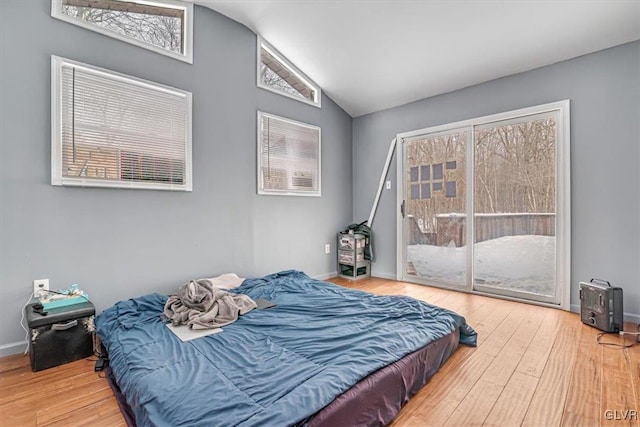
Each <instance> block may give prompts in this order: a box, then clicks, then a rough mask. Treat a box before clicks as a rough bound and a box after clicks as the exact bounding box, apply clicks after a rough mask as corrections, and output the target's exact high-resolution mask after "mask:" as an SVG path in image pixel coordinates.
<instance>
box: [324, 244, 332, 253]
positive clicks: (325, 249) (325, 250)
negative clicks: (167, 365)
mask: <svg viewBox="0 0 640 427" xmlns="http://www.w3.org/2000/svg"><path fill="white" fill-rule="evenodd" d="M324 253H325V254H329V253H331V245H330V244H329V243H327V244H326V245H324Z"/></svg>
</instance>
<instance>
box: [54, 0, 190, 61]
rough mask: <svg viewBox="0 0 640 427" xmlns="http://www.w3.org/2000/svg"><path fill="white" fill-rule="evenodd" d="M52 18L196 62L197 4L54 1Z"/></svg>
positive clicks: (165, 0)
mask: <svg viewBox="0 0 640 427" xmlns="http://www.w3.org/2000/svg"><path fill="white" fill-rule="evenodd" d="M51 16H53V17H54V18H57V19H60V20H62V21H66V22H69V23H71V24H74V25H78V26H80V27H83V28H86V29H88V30H91V31H96V32H98V33H101V34H104V35H107V36H110V37H114V38H117V39H119V40H122V41H125V42H128V43H131V44H135V45H137V46H140V47H143V48H145V49H149V50H153V51H155V52H157V53H161V54H163V55H167V56H171V57H173V58H175V59H179V60H181V61H185V62H189V63H192V62H193V54H192V52H193V4H192V3H191V2H187V1H180V0H158V1H149V0H51Z"/></svg>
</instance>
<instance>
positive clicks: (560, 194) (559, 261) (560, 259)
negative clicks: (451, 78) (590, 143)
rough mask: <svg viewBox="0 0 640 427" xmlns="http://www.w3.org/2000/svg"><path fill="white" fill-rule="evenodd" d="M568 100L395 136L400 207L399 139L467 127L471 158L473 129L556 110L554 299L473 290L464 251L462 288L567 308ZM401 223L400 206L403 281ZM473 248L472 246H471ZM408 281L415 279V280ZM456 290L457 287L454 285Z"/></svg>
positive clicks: (400, 233)
mask: <svg viewBox="0 0 640 427" xmlns="http://www.w3.org/2000/svg"><path fill="white" fill-rule="evenodd" d="M570 106H571V103H570V101H569V100H568V99H567V100H563V101H557V102H551V103H548V104H542V105H536V106H532V107H527V108H522V109H518V110H511V111H505V112H502V113H497V114H492V115H488V116H483V117H476V118H472V119H469V120H463V121H459V122H454V123H448V124H444V125H439V126H432V127H428V128H424V129H419V130H415V131H411V132H403V133H400V134H398V135H397V136H396V138H397V141H398V154H397V156H396V158H397V159H396V165H397V170H396V179H397V193H396V202H397V203H398V206H400V205H401V204H402V202H403V200H404V189H403V181H404V163H403V162H404V153H403V151H402V150H403V148H402V147H403V146H404V144H403V141H404V140H410V139H412V138H420V137H422V136H424V135H427V134H435V133H438V132H448V131H451V130H454V129H463V128H468V129H469V130H470V136H469V141H468V145H467V158H468V159H469V158H473V150H474V146H475V140H474V132H473V130H474V128H475V127H480V126H484V125H487V124H490V123H492V122H501V124H502V123H503V122H505V121H507V120H510V119H511V120H513V121H518V120H519V119H520V118H522V117H528V116H531V115H537V114H545V113H552V112H556V113H557V115H558V116H557V122H556V123H557V127H558V141H557V145H556V174H557V175H556V180H557V184H556V185H557V196H556V197H557V204H556V224H555V226H556V229H555V231H556V237H557V238H558V240H557V244H556V279H557V286H558V287H557V290H558V294H557V295H556V298H557V299H556V300H554V301H534V300H522V299H520V298H519V297H518V296H517V295H506V293H505V295H499V294H496V293H491V294H489V293H485V292H481V291H478V290H475V289H474V286H473V283H472V279H473V259H472V257H473V253H472V252H468V254H467V255H468V258H467V270H466V271H467V272H468V273H469V274H467V283H466V285H465V287H464V289H462V290H464V291H466V292H470V293H474V294H479V295H490V296H492V297H497V298H504V299H510V300H514V301H525V302H527V303H529V304H535V305H543V306H548V307H560V308H562V309H563V310H569V306H570V300H571V179H570V178H571V163H570V146H571V132H570V123H571V121H570V117H571V113H570ZM473 166H474V164H473V161H467V180H470V181H471V182H473V179H474V171H473ZM466 204H467V207H470V206H473V191H468V192H467V199H466ZM404 224H405V222H404V221H403V218H402V215H401V213H400V209H398V211H397V214H396V233H397V234H396V279H397V280H407V278H406V277H405V269H404V266H405V265H406V264H405V263H406V259H407V254H406V247H403V243H404V241H403V239H404V236H405V234H404V233H405V228H404ZM474 233H475V230H474V222H473V221H469V222H468V226H467V229H466V241H467V242H474ZM471 248H472V249H471V250H472V251H473V245H471ZM411 281H414V282H415V279H412V280H411ZM429 284H430V285H434V286H439V287H444V288H449V289H453V288H452V287H451V286H450V285H449V284H444V283H439V282H436V281H433V280H430V281H429ZM455 289H459V288H455Z"/></svg>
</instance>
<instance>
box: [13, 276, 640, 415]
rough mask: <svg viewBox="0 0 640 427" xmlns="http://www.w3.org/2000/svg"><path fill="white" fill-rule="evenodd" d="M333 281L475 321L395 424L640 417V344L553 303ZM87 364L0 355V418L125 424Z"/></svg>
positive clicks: (382, 283) (367, 281) (90, 363)
mask: <svg viewBox="0 0 640 427" xmlns="http://www.w3.org/2000/svg"><path fill="white" fill-rule="evenodd" d="M331 281H332V282H334V283H337V284H339V285H342V286H347V287H351V288H357V289H363V290H367V291H370V292H373V293H377V294H388V295H409V296H412V297H415V298H418V299H422V300H425V301H427V302H429V303H432V304H436V305H439V306H442V307H446V308H449V309H451V310H454V311H456V312H458V313H460V314H461V315H463V316H465V317H466V319H467V321H468V323H469V324H470V325H471V326H473V327H474V328H475V329H476V330H477V331H478V336H479V338H478V344H479V345H478V347H476V348H471V347H464V346H461V347H459V348H458V349H457V350H456V352H455V353H454V354H453V355H452V356H451V358H450V359H449V360H448V361H447V362H446V363H445V364H444V366H443V367H442V368H441V369H440V371H439V372H438V373H437V374H436V375H435V376H434V377H433V378H432V379H431V381H430V382H429V383H428V384H427V385H426V386H425V387H424V388H423V389H422V390H421V391H420V392H419V393H418V394H417V395H416V396H415V397H414V398H413V399H411V400H410V401H409V402H408V403H407V405H406V406H405V407H404V408H403V409H402V411H401V412H400V414H399V415H398V417H397V418H396V420H395V421H394V422H393V423H392V426H393V427H414V426H415V427H418V426H419V427H424V426H441V425H446V426H455V425H457V426H472V425H486V426H519V425H524V426H536V427H539V426H608V425H615V426H636V427H640V423H639V421H638V417H639V416H640V415H639V413H640V401H639V394H640V344H638V345H636V346H633V347H631V348H627V349H620V348H615V347H609V346H602V345H598V344H597V343H596V335H597V333H598V331H597V330H596V329H593V328H590V327H588V326H585V325H583V324H582V323H580V319H579V317H578V316H577V315H576V314H572V313H567V312H564V311H560V310H554V309H549V308H544V307H538V306H532V305H526V304H521V303H516V302H510V301H505V300H500V299H493V298H487V297H483V296H478V295H469V294H464V293H458V292H454V291H447V290H442V289H438V288H431V287H426V286H420V285H413V284H409V283H403V282H395V281H391V280H384V279H377V278H371V279H365V280H361V281H358V282H350V281H347V280H343V279H332V280H331ZM628 329H629V330H636V329H635V325H628ZM605 338H606V341H608V342H616V343H621V342H622V338H621V337H619V336H618V335H615V334H611V335H607V336H606V337H605ZM631 341H632V338H631V337H628V338H627V342H631ZM93 365H94V362H93V361H92V360H91V359H87V360H79V361H77V362H73V363H69V364H66V365H63V366H58V367H55V368H51V369H48V370H45V371H41V372H35V373H34V372H31V370H30V368H29V362H28V358H27V357H26V356H23V355H18V356H9V357H5V358H2V359H0V425H2V426H45V425H46V426H49V425H59V426H80V425H91V426H123V425H125V422H124V419H123V418H122V415H121V414H120V411H119V409H118V405H117V403H116V401H115V398H114V397H113V393H112V392H111V389H110V388H109V385H108V384H107V381H106V380H105V379H103V378H100V377H99V376H98V374H96V373H95V372H94V371H93ZM634 411H635V412H634Z"/></svg>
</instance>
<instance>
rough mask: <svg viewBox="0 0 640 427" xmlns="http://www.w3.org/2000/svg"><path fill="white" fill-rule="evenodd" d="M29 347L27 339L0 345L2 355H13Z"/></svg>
mask: <svg viewBox="0 0 640 427" xmlns="http://www.w3.org/2000/svg"><path fill="white" fill-rule="evenodd" d="M25 348H27V342H26V341H16V342H10V343H8V344H2V345H0V357H5V356H11V355H12V354H19V353H23V352H24V350H25Z"/></svg>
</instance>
